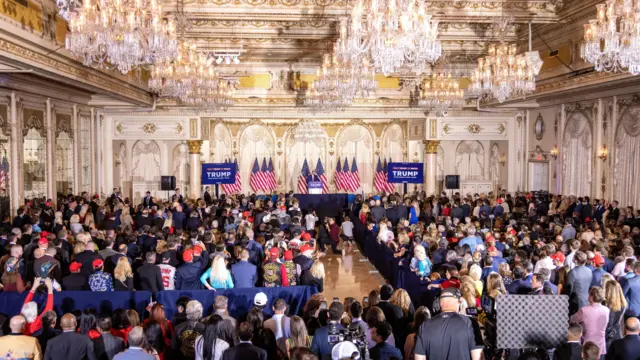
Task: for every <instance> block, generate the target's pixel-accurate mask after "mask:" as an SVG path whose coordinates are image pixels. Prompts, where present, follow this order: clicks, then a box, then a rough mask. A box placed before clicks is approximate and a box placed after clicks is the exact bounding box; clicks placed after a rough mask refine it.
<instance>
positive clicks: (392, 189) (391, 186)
mask: <svg viewBox="0 0 640 360" xmlns="http://www.w3.org/2000/svg"><path fill="white" fill-rule="evenodd" d="M389 162H391V159H389ZM384 181H385V182H386V185H387V186H386V187H387V192H390V193H392V192H395V191H396V186H395V185H394V184H392V183H390V182H389V167H388V163H387V160H386V159H385V160H384Z"/></svg>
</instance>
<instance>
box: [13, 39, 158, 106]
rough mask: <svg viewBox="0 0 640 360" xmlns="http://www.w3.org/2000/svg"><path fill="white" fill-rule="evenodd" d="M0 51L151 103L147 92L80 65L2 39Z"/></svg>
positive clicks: (23, 60) (98, 86)
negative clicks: (96, 73)
mask: <svg viewBox="0 0 640 360" xmlns="http://www.w3.org/2000/svg"><path fill="white" fill-rule="evenodd" d="M0 51H6V52H7V53H9V54H11V55H14V56H18V57H20V58H21V59H20V61H22V62H24V63H33V62H35V63H37V64H38V65H40V66H39V67H40V68H42V69H44V68H46V70H47V71H51V72H53V73H56V74H60V73H62V74H60V75H63V76H70V77H73V78H74V80H76V81H80V82H83V83H85V84H88V85H91V86H94V87H97V88H100V89H103V90H107V91H109V92H112V93H114V94H118V95H122V96H126V97H129V98H131V99H134V100H136V101H139V102H141V103H146V104H150V103H151V95H149V93H148V92H146V91H143V90H135V89H132V88H131V87H129V86H124V85H122V84H121V82H122V81H121V80H112V79H111V78H110V77H108V76H104V77H103V76H97V75H95V74H94V73H93V71H88V70H87V69H88V68H86V67H84V66H82V65H80V64H78V66H73V65H69V64H67V63H64V62H62V61H58V60H55V59H53V58H51V57H49V56H46V55H43V54H40V53H37V52H35V51H32V50H29V49H26V48H24V47H21V46H18V45H16V44H14V43H11V42H8V41H6V40H4V39H0Z"/></svg>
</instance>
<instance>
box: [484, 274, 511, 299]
mask: <svg viewBox="0 0 640 360" xmlns="http://www.w3.org/2000/svg"><path fill="white" fill-rule="evenodd" d="M506 293H507V290H506V289H505V287H504V283H503V282H502V276H500V274H498V273H495V272H494V273H491V274H489V276H488V277H487V295H489V296H491V297H492V298H494V299H497V298H498V296H499V295H505V294H506Z"/></svg>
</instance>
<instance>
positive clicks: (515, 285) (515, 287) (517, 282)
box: [507, 266, 532, 295]
mask: <svg viewBox="0 0 640 360" xmlns="http://www.w3.org/2000/svg"><path fill="white" fill-rule="evenodd" d="M513 278H514V280H513V281H512V282H511V284H509V285H507V292H508V293H509V294H518V295H525V294H528V293H530V292H531V290H532V288H531V284H530V283H527V282H526V281H524V280H523V278H524V269H523V268H522V267H520V266H516V267H515V268H513Z"/></svg>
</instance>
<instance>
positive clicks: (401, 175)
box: [387, 162, 424, 184]
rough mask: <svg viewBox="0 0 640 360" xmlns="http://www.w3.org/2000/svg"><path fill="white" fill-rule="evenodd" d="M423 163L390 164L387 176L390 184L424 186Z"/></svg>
mask: <svg viewBox="0 0 640 360" xmlns="http://www.w3.org/2000/svg"><path fill="white" fill-rule="evenodd" d="M422 174H423V171H422V163H396V162H392V163H389V165H388V167H387V176H388V178H389V182H390V183H410V184H422V183H423V182H424V176H423V175H422Z"/></svg>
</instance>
